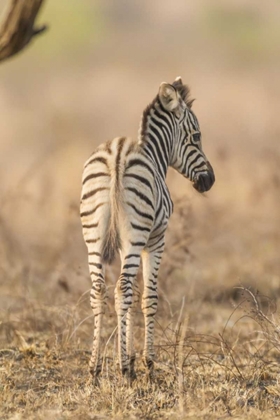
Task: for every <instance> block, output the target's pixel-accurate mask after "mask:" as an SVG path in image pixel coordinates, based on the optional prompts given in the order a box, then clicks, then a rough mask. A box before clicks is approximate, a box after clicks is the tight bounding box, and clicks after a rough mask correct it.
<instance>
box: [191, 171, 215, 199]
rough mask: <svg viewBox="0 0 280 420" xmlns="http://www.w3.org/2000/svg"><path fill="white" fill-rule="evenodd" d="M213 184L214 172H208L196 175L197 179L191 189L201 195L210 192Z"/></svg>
mask: <svg viewBox="0 0 280 420" xmlns="http://www.w3.org/2000/svg"><path fill="white" fill-rule="evenodd" d="M211 169H212V168H211ZM214 182H215V175H214V171H213V170H210V171H209V172H206V173H203V174H200V175H198V177H197V178H196V180H195V181H194V183H193V187H194V188H195V189H196V190H197V191H198V192H200V193H203V192H205V191H208V190H210V188H211V187H212V185H213V184H214Z"/></svg>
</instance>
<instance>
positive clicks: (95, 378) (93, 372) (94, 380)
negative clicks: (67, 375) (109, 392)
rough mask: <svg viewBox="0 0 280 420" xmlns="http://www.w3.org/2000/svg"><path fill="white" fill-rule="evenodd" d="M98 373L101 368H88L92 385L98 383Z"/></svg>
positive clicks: (97, 384)
mask: <svg viewBox="0 0 280 420" xmlns="http://www.w3.org/2000/svg"><path fill="white" fill-rule="evenodd" d="M100 373H101V369H93V368H90V374H91V376H92V384H93V385H94V386H99V385H100V378H99V375H100Z"/></svg>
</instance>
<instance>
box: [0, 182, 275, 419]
mask: <svg viewBox="0 0 280 420" xmlns="http://www.w3.org/2000/svg"><path fill="white" fill-rule="evenodd" d="M171 183H172V179H171ZM200 200H203V198H200ZM194 201H195V200H194ZM207 202H210V199H208V200H207ZM202 203H203V201H202ZM200 205H201V204H200ZM209 205H210V204H209ZM175 207H176V212H175V214H174V217H173V219H172V221H171V226H170V230H169V234H168V238H167V250H166V254H165V258H164V260H163V265H162V269H161V275H160V282H159V287H160V305H159V312H158V315H157V326H156V360H157V362H156V365H155V372H154V376H153V378H152V380H149V378H148V377H147V374H146V372H145V370H144V368H143V366H142V363H141V351H142V344H143V322H142V317H141V313H140V312H139V313H138V316H137V322H136V326H135V337H136V350H137V364H136V370H137V380H136V381H135V382H134V383H133V385H132V386H131V387H129V386H128V385H127V383H126V382H125V381H124V380H123V378H122V377H121V375H120V373H119V370H118V366H117V355H116V333H115V326H116V318H115V313H114V307H113V299H112V298H113V296H112V295H113V286H114V282H115V277H116V275H117V272H118V264H117V263H116V264H115V265H114V266H113V267H112V268H111V269H110V270H108V271H107V282H108V284H109V291H110V300H109V308H108V314H107V318H106V319H107V322H106V327H105V330H104V344H105V343H107V344H106V353H104V366H103V374H102V379H101V381H100V386H99V387H94V386H93V385H92V383H91V378H90V376H89V373H88V361H89V356H90V350H91V339H92V324H93V322H92V315H91V311H90V307H89V303H88V298H89V293H88V290H87V291H85V292H84V293H81V292H80V291H79V290H75V289H74V290H71V289H72V288H73V284H72V283H71V277H69V278H67V276H66V275H65V276H64V277H63V276H61V275H58V276H54V274H53V273H52V268H51V264H52V263H53V261H54V260H53V257H52V256H51V255H49V258H50V259H48V258H47V256H48V249H46V250H45V256H46V260H43V263H42V266H44V267H40V270H39V271H38V267H37V268H36V270H33V271H32V268H29V272H28V269H27V268H25V269H23V268H22V269H21V270H19V271H18V272H17V273H13V272H11V273H10V278H9V281H10V284H9V285H7V284H6V286H4V285H2V290H3V294H4V292H6V296H5V298H4V299H5V301H6V311H5V312H3V314H4V316H3V318H2V323H1V325H0V331H1V334H0V343H1V350H0V360H1V370H0V375H1V391H2V392H1V394H0V407H1V418H3V419H25V418H28V419H48V418H56V419H68V418H70V419H71V418H72V419H107V418H112V417H113V418H129V419H134V418H135V419H136V418H143V419H153V418H163V419H169V418H204V419H216V418H225V417H238V418H246V419H247V418H249V419H250V418H252V419H258V418H262V419H269V418H275V416H278V415H280V392H279V367H278V363H279V358H280V333H279V327H278V319H277V315H276V314H275V313H276V305H277V295H275V297H274V298H272V297H271V296H270V297H266V296H262V295H261V293H259V292H258V291H257V290H256V288H254V282H250V279H247V283H248V284H251V286H250V287H243V286H238V287H233V285H232V284H230V282H229V284H228V285H225V284H224V285H223V286H221V285H219V281H217V278H216V279H215V275H216V274H215V273H216V268H215V267H214V265H215V263H216V262H217V263H219V261H221V264H223V255H222V254H221V255H217V256H216V260H217V261H216V260H215V259H214V265H213V266H212V269H211V270H212V272H211V271H210V272H209V266H208V267H207V258H206V260H205V264H206V267H207V273H206V274H205V272H204V271H203V270H202V271H199V275H200V276H201V278H200V279H199V278H198V277H199V276H198V274H197V270H199V266H200V261H199V258H198V255H194V254H193V251H192V249H193V247H194V246H193V245H192V236H193V234H192V231H193V230H195V226H196V223H197V221H196V218H198V219H200V217H201V214H203V213H204V211H206V209H204V208H201V209H200V211H201V214H200V213H197V214H196V215H195V214H194V210H195V203H194V206H192V207H191V206H190V205H189V201H188V200H186V199H183V198H182V197H179V198H177V199H176V200H175ZM211 207H212V205H210V207H209V208H208V210H207V214H208V222H210V223H211V224H212V226H213V227H212V228H211V229H209V228H208V230H207V229H204V226H202V227H201V231H202V232H203V235H207V237H208V241H209V239H210V238H211V236H212V234H213V229H214V230H216V229H217V227H219V223H220V222H221V218H217V215H216V214H215V213H214V214H213V213H211ZM248 211H249V209H248V208H247V212H248ZM246 214H247V213H246ZM245 216H246V215H245ZM245 216H244V217H245ZM75 217H76V216H75ZM75 217H74V218H75ZM236 217H237V216H236ZM238 218H239V222H240V223H242V217H241V215H240V214H239V216H238ZM186 219H187V220H188V221H189V223H188V224H186V223H185V222H184V221H185V220H186ZM71 220H72V219H71V218H70V220H69V221H68V223H67V224H66V225H65V229H66V230H69V229H72V231H73V234H74V236H75V231H76V230H77V232H78V231H79V229H80V226H79V224H78V220H77V224H75V226H73V223H72V222H71ZM245 220H247V217H245ZM190 221H192V223H193V225H194V227H193V228H190V225H191V224H192V223H190ZM199 222H200V220H199ZM214 222H215V223H216V225H215V224H214ZM274 233H275V232H274ZM66 236H67V235H66ZM200 239H201V240H202V238H200ZM206 239H207V238H204V240H206ZM65 240H66V241H67V239H65ZM201 242H202V245H201V246H202V248H201V249H203V241H201ZM7 246H8V245H7ZM222 246H223V244H222ZM254 246H256V245H254ZM253 248H254V247H253V244H252V243H251V251H253ZM197 251H198V249H197ZM40 252H41V251H40ZM49 252H50V251H49ZM68 252H69V253H70V254H69V255H68V258H70V256H71V252H70V250H69V249H68V250H67V253H68ZM208 252H209V253H210V250H209V251H208ZM227 258H228V256H227ZM263 260H264V257H263ZM212 262H213V256H212ZM231 264H233V258H231V259H228V261H227V269H230V270H232V269H233V268H232V267H231ZM234 264H235V263H234ZM253 266H254V263H252V265H251V268H252V267H253ZM187 267H189V272H188V271H187ZM229 267H230V268H229ZM204 268H205V267H204ZM274 268H275V267H273V269H274ZM85 270H86V266H85ZM191 270H193V271H191ZM81 271H82V274H81V273H80V274H79V276H80V279H83V278H84V277H87V275H86V272H85V274H83V269H82V268H81ZM45 272H47V273H50V274H49V276H46V277H44V273H45ZM66 273H67V271H66ZM263 274H264V270H263V269H262V270H261V271H259V273H258V275H259V277H261V276H262V275H263ZM38 275H39V276H41V277H42V278H44V279H45V281H46V280H47V277H49V280H50V281H49V283H48V284H47V285H44V286H42V284H40V283H38V280H37V277H38ZM211 275H212V281H211V283H210V284H209V283H208V284H207V282H209V278H210V277H211ZM186 276H190V278H187V277H186ZM24 277H25V281H24ZM52 277H53V279H52ZM196 280H197V282H198V283H196ZM235 280H236V281H238V280H237V279H236V278H235ZM26 281H27V283H28V286H26V284H25V282H26ZM255 283H257V284H258V285H259V286H261V287H262V288H263V289H264V284H263V283H262V282H261V281H260V279H259V281H256V282H255ZM201 284H204V290H203V291H202V290H201ZM42 288H43V293H42ZM87 289H88V287H87ZM12 290H13V293H12ZM276 293H277V292H276Z"/></svg>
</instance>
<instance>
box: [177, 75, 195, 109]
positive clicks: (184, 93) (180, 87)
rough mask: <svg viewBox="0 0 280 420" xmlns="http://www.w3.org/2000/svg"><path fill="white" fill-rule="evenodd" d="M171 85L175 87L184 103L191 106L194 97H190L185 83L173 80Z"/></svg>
mask: <svg viewBox="0 0 280 420" xmlns="http://www.w3.org/2000/svg"><path fill="white" fill-rule="evenodd" d="M172 86H174V87H175V89H176V90H177V92H178V93H179V94H180V96H181V98H182V99H183V101H184V102H185V103H186V105H187V107H188V108H191V107H192V104H193V101H194V99H191V98H190V88H189V87H188V86H187V85H183V83H182V82H181V81H179V80H178V81H177V80H175V82H173V83H172Z"/></svg>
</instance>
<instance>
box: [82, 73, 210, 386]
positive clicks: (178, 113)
mask: <svg viewBox="0 0 280 420" xmlns="http://www.w3.org/2000/svg"><path fill="white" fill-rule="evenodd" d="M192 102H193V101H192V100H190V98H189V89H188V87H187V86H186V85H184V84H183V82H182V79H181V78H180V77H177V78H176V79H175V81H174V83H172V84H168V83H162V84H161V85H160V87H159V92H158V94H157V96H156V98H155V99H154V100H153V102H152V103H151V104H150V105H149V106H148V107H147V108H146V109H145V111H144V113H143V116H142V121H141V124H140V129H139V138H138V141H137V142H135V141H133V140H131V139H129V138H126V137H117V138H115V139H113V140H110V141H108V142H106V143H103V144H101V145H100V146H99V147H98V148H97V150H96V151H95V152H94V153H93V154H92V155H91V157H90V158H89V159H88V160H87V162H86V163H85V166H84V173H83V186H82V196H81V219H82V226H83V235H84V239H85V243H86V245H87V248H88V262H89V270H90V276H91V280H92V289H91V294H90V302H91V307H92V310H93V313H94V338H93V350H92V356H91V360H90V371H91V373H92V375H93V377H94V378H97V377H98V375H99V373H100V372H101V367H102V359H101V356H100V341H101V329H102V320H103V315H104V313H105V308H106V295H107V293H106V284H105V267H104V266H105V264H106V263H108V264H110V263H112V262H113V260H114V257H115V254H116V253H117V252H118V251H119V252H120V256H121V273H120V276H119V279H118V281H117V284H116V288H115V309H116V313H117V318H118V354H119V364H120V369H121V372H122V374H123V375H126V376H128V377H129V378H134V377H135V371H134V362H135V352H134V348H133V315H134V312H135V310H136V306H137V303H138V301H139V289H138V285H137V283H136V275H137V272H138V270H139V266H140V261H142V268H143V281H144V290H143V296H142V305H141V306H142V311H143V314H144V321H145V341H144V352H143V361H144V364H145V365H146V367H147V368H148V370H150V371H151V370H152V368H153V360H154V317H155V314H156V311H157V303H158V292H157V277H158V270H159V266H160V262H161V257H162V254H163V250H164V235H165V231H166V228H167V224H168V220H169V218H170V216H171V214H172V210H173V203H172V200H171V197H170V193H169V191H168V187H167V185H166V181H165V178H166V173H167V169H168V166H171V167H172V168H174V169H176V170H177V171H178V172H180V174H182V175H183V176H184V177H186V178H188V179H189V180H190V181H191V182H192V183H193V187H194V188H195V189H196V190H197V191H199V192H200V193H203V192H205V191H208V190H209V189H210V188H211V187H212V185H213V183H214V181H215V176H214V172H213V169H212V166H211V165H210V163H209V162H208V160H207V158H206V156H205V154H204V153H203V151H202V145H201V133H200V129H199V124H198V121H197V118H196V116H195V114H194V113H193V111H192V109H191V107H192Z"/></svg>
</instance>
